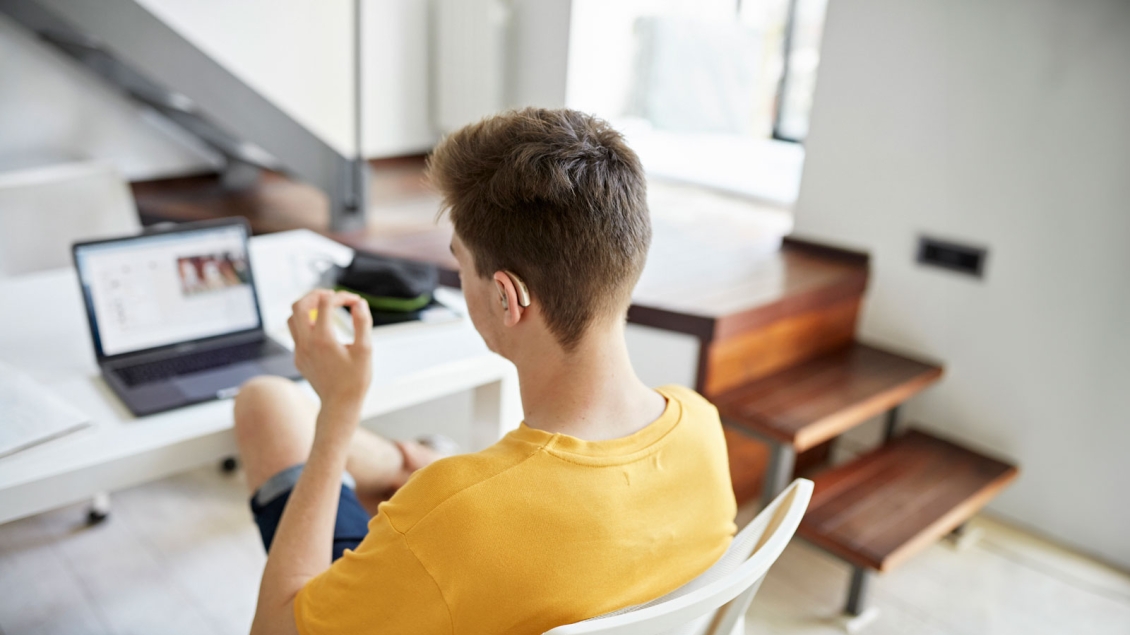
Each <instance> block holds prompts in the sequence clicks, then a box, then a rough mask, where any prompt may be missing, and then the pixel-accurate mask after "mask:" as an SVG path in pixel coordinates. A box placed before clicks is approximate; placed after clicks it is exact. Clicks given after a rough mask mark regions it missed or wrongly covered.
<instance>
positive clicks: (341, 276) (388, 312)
mask: <svg viewBox="0 0 1130 635" xmlns="http://www.w3.org/2000/svg"><path fill="white" fill-rule="evenodd" d="M438 284H439V271H438V270H437V269H436V266H435V265H432V264H427V263H422V262H413V261H411V260H402V259H400V258H389V257H387V256H378V255H375V254H367V253H363V252H357V253H356V254H355V255H354V256H353V262H351V263H349V266H348V267H338V268H337V270H336V275H335V276H334V288H336V289H339V290H341V291H350V292H352V293H356V294H357V295H359V296H361V297H362V298H364V299H365V301H366V302H368V303H369V309H370V310H371V311H372V313H373V322H374V323H376V324H387V323H389V322H399V321H405V320H411V319H415V318H416V317H417V316H418V314H419V312H420V311H422V310H423V309H425V308H427V306H428V305H430V304H431V303H432V294H433V293H434V292H435V290H436V286H438Z"/></svg>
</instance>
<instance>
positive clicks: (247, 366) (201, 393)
mask: <svg viewBox="0 0 1130 635" xmlns="http://www.w3.org/2000/svg"><path fill="white" fill-rule="evenodd" d="M262 374H263V368H262V367H261V366H260V365H259V364H258V362H242V363H239V364H233V365H231V366H226V367H224V368H217V369H216V370H210V371H206V372H203V373H196V374H193V375H184V376H182V377H176V378H174V379H173V380H172V383H173V385H174V386H176V387H177V388H179V389H180V391H181V392H183V393H184V395H185V397H188V398H189V399H191V400H194V401H196V400H200V399H206V398H210V397H215V396H216V393H218V392H220V391H229V390H230V391H231V392H232V394H234V393H235V388H238V387H239V386H240V384H242V383H243V382H245V381H247V380H248V379H251V378H252V377H254V376H256V375H262ZM224 396H229V395H224Z"/></svg>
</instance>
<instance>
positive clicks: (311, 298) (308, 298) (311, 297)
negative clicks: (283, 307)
mask: <svg viewBox="0 0 1130 635" xmlns="http://www.w3.org/2000/svg"><path fill="white" fill-rule="evenodd" d="M332 293H333V292H332V291H330V290H328V289H314V290H313V291H311V292H310V293H307V294H306V295H304V296H302V297H301V298H299V299H298V301H297V302H295V303H294V304H292V305H290V308H291V311H292V312H293V313H294V315H297V316H300V317H305V318H307V321H310V320H309V314H310V311H311V310H313V309H317V308H318V302H319V301H320V300H321V298H322V296H324V295H328V294H332Z"/></svg>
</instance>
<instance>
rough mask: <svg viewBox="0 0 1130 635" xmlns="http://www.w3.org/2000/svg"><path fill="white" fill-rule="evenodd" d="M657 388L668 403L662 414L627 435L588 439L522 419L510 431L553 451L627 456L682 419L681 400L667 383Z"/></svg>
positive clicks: (658, 438)
mask: <svg viewBox="0 0 1130 635" xmlns="http://www.w3.org/2000/svg"><path fill="white" fill-rule="evenodd" d="M655 391H656V392H658V393H659V394H660V395H663V397H664V399H666V400H667V406H666V407H665V408H664V409H663V413H662V414H660V415H659V418H658V419H656V420H655V421H652V422H651V423H649V424H647V425H646V426H644V427H643V428H641V429H640V430H637V431H636V432H633V433H632V434H629V435H628V436H625V437H619V438H616V439H604V440H601V441H588V440H585V439H581V438H578V437H574V436H570V435H568V434H563V433H561V432H546V431H545V430H538V429H536V428H531V427H529V426H528V425H526V422H525V421H523V422H522V423H521V424H519V425H518V428H517V429H515V430H513V431H511V432H510V434H509V435H507V436H509V437H510V438H512V439H514V440H516V441H524V442H527V443H533V444H535V445H539V446H542V447H544V448H545V449H546V450H549V451H552V452H555V453H556V452H560V453H566V454H572V455H577V456H588V457H613V456H626V455H631V454H635V453H637V452H640V451H641V450H645V449H647V448H648V447H650V446H652V445H654V444H655V443H656V442H658V441H659V440H660V439H662V438H663V437H665V436H667V434H668V433H669V432H671V430H672V429H674V427H675V426H676V425H677V424H678V423H679V420H680V419H681V418H682V415H683V407H682V404H681V403H680V402H679V400H678V399H676V398H675V397H674V396H673V395H672V394H671V392H670V391H668V390H667V389H666V386H664V387H660V388H656V389H655Z"/></svg>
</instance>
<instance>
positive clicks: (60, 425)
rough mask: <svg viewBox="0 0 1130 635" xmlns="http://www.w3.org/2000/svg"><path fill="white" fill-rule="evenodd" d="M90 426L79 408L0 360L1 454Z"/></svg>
mask: <svg viewBox="0 0 1130 635" xmlns="http://www.w3.org/2000/svg"><path fill="white" fill-rule="evenodd" d="M89 425H90V419H89V418H88V417H87V416H86V415H85V414H83V413H82V412H80V411H79V410H78V409H76V408H75V407H73V406H71V405H70V404H68V403H67V402H65V401H63V400H62V399H60V398H58V397H56V396H55V395H54V394H52V392H51V391H50V390H48V389H47V388H45V387H44V386H43V385H41V384H39V383H38V382H36V381H35V380H33V379H32V378H31V377H28V376H27V375H26V374H24V373H22V372H20V371H18V370H16V369H15V368H13V367H12V366H10V365H8V364H5V363H4V362H0V457H5V456H8V455H9V454H13V453H15V452H19V451H20V450H23V449H25V448H29V447H31V446H33V445H38V444H40V443H43V442H45V441H50V440H51V439H55V438H58V437H61V436H63V435H66V434H70V433H71V432H74V431H76V430H81V429H82V428H85V427H86V426H89Z"/></svg>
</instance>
